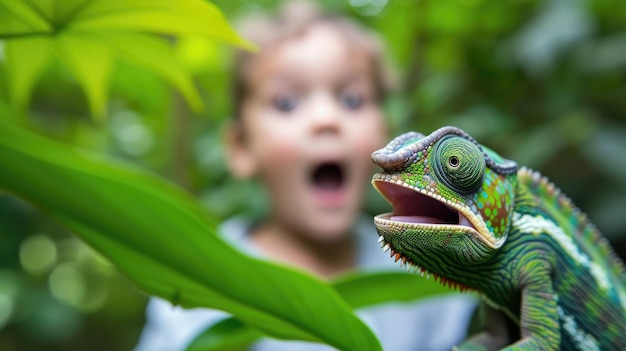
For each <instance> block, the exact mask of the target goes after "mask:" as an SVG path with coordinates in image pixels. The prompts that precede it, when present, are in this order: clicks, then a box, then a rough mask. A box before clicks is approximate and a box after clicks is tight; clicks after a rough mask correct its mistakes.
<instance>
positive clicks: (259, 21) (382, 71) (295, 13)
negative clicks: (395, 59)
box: [233, 1, 393, 119]
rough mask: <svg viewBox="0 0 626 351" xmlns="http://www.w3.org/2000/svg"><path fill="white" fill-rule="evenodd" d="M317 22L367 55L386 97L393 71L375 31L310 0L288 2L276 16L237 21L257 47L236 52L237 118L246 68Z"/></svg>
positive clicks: (379, 94) (245, 85) (243, 95)
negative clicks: (256, 48)
mask: <svg viewBox="0 0 626 351" xmlns="http://www.w3.org/2000/svg"><path fill="white" fill-rule="evenodd" d="M320 24H325V25H330V26H333V27H334V28H337V29H338V31H339V33H341V35H342V36H344V39H346V41H347V42H348V43H350V45H355V46H356V47H357V48H359V49H360V50H362V52H363V53H364V54H365V55H367V56H368V57H369V58H370V63H371V65H372V72H373V77H372V78H373V82H374V86H375V88H376V93H377V96H376V97H377V98H378V99H379V101H380V100H383V99H384V98H385V97H386V96H387V94H388V93H389V91H390V90H391V88H392V86H393V82H392V81H393V79H392V74H391V71H390V70H389V67H388V65H386V62H385V61H386V60H385V57H384V50H383V45H382V42H381V41H380V40H379V38H378V37H377V36H376V35H374V33H372V32H370V31H368V30H366V29H365V28H363V27H362V26H360V25H359V24H357V23H355V22H353V21H351V20H349V19H347V18H344V17H340V16H335V15H330V14H326V13H322V12H321V11H320V10H319V8H318V7H317V6H316V5H315V4H313V3H311V2H309V1H290V2H287V3H285V4H283V6H282V7H281V8H280V10H279V11H278V12H277V13H276V14H275V15H268V14H261V15H259V14H255V15H252V16H249V17H246V18H244V19H243V20H241V21H240V22H239V23H238V24H237V28H238V31H239V32H240V33H241V34H242V35H243V36H244V37H245V38H247V39H248V40H250V41H251V42H253V43H254V44H256V45H257V46H258V52H256V53H253V52H249V51H243V50H239V51H237V52H236V55H235V61H234V77H233V79H234V81H233V98H234V114H235V117H236V119H239V117H240V113H241V110H240V109H241V105H242V103H243V101H244V100H245V99H246V98H247V97H248V93H249V82H248V78H249V76H250V75H249V70H250V69H251V67H252V66H253V62H254V61H255V60H256V59H258V57H259V56H260V55H263V54H264V53H266V52H269V51H270V50H271V49H273V48H275V47H276V46H278V45H280V44H281V43H283V42H284V41H286V40H289V39H293V38H297V37H298V36H300V35H302V34H303V33H305V32H306V31H307V30H308V29H310V28H312V27H314V26H316V25H320Z"/></svg>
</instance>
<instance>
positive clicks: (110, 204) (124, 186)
mask: <svg viewBox="0 0 626 351" xmlns="http://www.w3.org/2000/svg"><path fill="white" fill-rule="evenodd" d="M0 9H2V10H3V11H0V39H3V40H4V41H5V47H6V57H7V60H6V66H7V72H8V77H9V82H8V87H9V92H10V96H11V99H12V103H13V105H14V106H15V107H17V108H18V109H20V110H23V109H25V107H26V105H27V104H28V100H29V96H30V95H31V93H32V91H33V87H34V86H35V84H36V83H37V80H38V79H39V77H41V75H42V74H43V73H44V72H45V70H47V69H50V67H51V66H52V65H53V63H54V61H55V60H58V62H60V63H61V64H62V65H63V66H64V67H65V68H66V69H67V70H68V71H69V72H70V73H71V74H72V75H73V76H74V77H75V79H76V81H77V83H78V84H79V85H80V86H81V87H82V89H83V90H84V92H85V95H86V96H87V100H88V102H89V106H90V110H91V113H92V114H93V115H94V116H104V115H105V112H106V110H105V106H106V102H107V100H108V95H107V89H108V85H109V77H110V75H111V71H112V70H113V66H114V63H115V62H116V61H117V60H121V61H126V62H128V63H132V64H136V65H140V66H142V67H145V68H147V69H148V70H150V71H152V72H153V73H154V74H156V75H158V76H160V77H162V78H163V79H165V80H166V81H168V82H169V83H170V84H171V85H173V86H174V87H176V88H177V89H178V90H179V91H180V92H181V93H182V95H183V96H184V97H185V98H186V100H187V102H188V103H189V104H190V105H191V106H192V107H194V108H200V106H201V99H200V98H199V95H198V92H197V91H196V89H195V87H194V86H193V84H192V80H191V77H190V76H189V74H188V73H187V72H186V71H185V70H184V69H183V68H182V67H181V66H180V65H179V64H178V63H177V62H176V60H175V57H174V55H173V54H172V48H171V46H170V45H169V43H168V40H167V39H166V38H164V37H161V36H159V35H155V34H154V33H158V34H165V35H169V36H173V37H177V36H182V35H188V34H194V35H204V36H208V37H210V38H213V39H216V40H223V41H226V42H229V43H231V44H236V45H240V46H242V47H247V48H250V45H249V44H247V43H246V42H245V41H243V40H242V39H240V38H239V37H238V36H237V35H236V34H235V33H234V32H233V31H232V29H231V28H230V26H229V25H228V23H227V22H226V20H225V19H224V18H223V16H222V14H221V12H220V11H219V10H218V9H217V8H215V7H214V6H212V5H211V4H209V3H206V2H203V1H198V0H184V1H180V0H179V1H176V2H174V1H167V0H158V1H147V0H132V1H121V0H119V1H116V0H94V1H87V0H75V1H56V0H47V1H44V0H41V1H35V0H32V1H24V2H22V1H11V0H0ZM208 23H210V25H207V24H208ZM34 52H36V53H37V55H33V54H32V53H34ZM10 117H11V116H2V118H0V165H2V169H3V171H2V172H0V189H3V190H5V191H8V192H9V193H12V194H14V195H17V196H19V197H22V198H24V199H26V200H27V201H29V202H31V203H32V204H35V205H36V206H38V207H40V208H41V209H42V210H44V211H45V212H46V213H47V214H49V215H50V216H51V217H52V218H54V219H56V220H58V221H59V222H60V223H62V224H64V225H65V226H67V227H68V228H70V229H71V230H72V231H73V232H74V233H75V234H76V235H78V236H79V237H80V238H82V239H83V240H84V241H85V242H86V243H88V244H89V245H90V246H91V247H93V248H94V249H96V250H97V251H98V252H100V253H101V254H102V255H103V256H104V257H105V258H107V259H108V260H109V261H110V262H112V263H113V264H114V265H115V267H117V269H118V270H119V271H120V272H122V273H123V274H124V275H125V276H126V277H128V278H129V279H130V280H131V281H132V282H133V283H134V284H135V285H136V286H137V287H139V288H140V289H141V290H142V291H144V292H145V293H147V294H150V295H154V296H159V297H162V298H164V299H167V300H169V301H171V302H173V303H174V304H180V305H182V306H184V307H210V308H216V309H221V310H224V311H227V312H230V313H232V314H233V316H234V317H236V318H237V319H236V320H235V319H230V320H227V321H225V322H223V323H220V324H219V325H216V326H215V327H214V328H211V329H209V330H208V331H207V332H206V333H205V334H203V335H202V336H201V337H200V338H199V339H198V340H197V341H196V342H195V343H194V344H193V345H192V349H198V348H202V349H205V348H207V347H209V348H211V347H217V348H219V347H222V346H224V345H230V344H232V340H235V339H236V340H238V341H237V342H238V343H240V344H241V343H248V342H250V341H252V340H254V338H256V337H258V336H259V335H261V334H260V333H259V331H260V332H261V333H263V334H267V335H270V336H274V337H278V338H286V339H300V340H309V341H317V342H323V343H327V344H330V345H334V346H336V347H338V348H340V349H346V350H347V349H354V350H379V349H380V346H379V343H378V341H377V339H376V337H375V336H374V335H373V334H372V332H371V331H370V330H369V329H368V328H367V326H366V325H365V324H364V323H363V322H362V321H361V320H360V319H359V318H358V317H356V315H355V314H354V313H353V308H354V307H359V306H364V305H367V304H372V303H378V302H382V301H387V300H391V299H394V300H410V299H414V298H416V297H419V296H429V295H432V294H439V293H442V292H444V291H445V290H444V289H443V288H440V287H438V286H433V285H432V284H429V283H425V282H424V281H420V280H416V279H414V278H413V277H412V276H411V275H409V274H398V273H394V274H372V275H357V276H352V277H347V278H344V279H343V280H340V281H337V282H335V283H334V284H333V285H331V284H328V283H326V282H322V281H320V280H318V279H316V278H314V277H312V276H310V275H308V274H304V273H302V272H299V271H296V270H293V269H290V268H286V267H283V266H279V265H276V264H271V263H267V262H265V261H259V260H256V259H253V258H250V257H248V256H246V255H243V254H241V253H239V252H238V251H236V250H234V249H232V248H231V247H230V246H228V245H227V244H225V243H224V242H223V241H222V240H220V239H219V237H218V236H216V235H215V230H216V224H215V223H216V219H215V218H213V216H211V215H210V214H209V213H207V211H206V210H205V209H203V208H202V207H201V206H200V205H199V203H198V202H197V201H196V200H195V199H194V198H193V197H192V196H190V195H189V194H188V193H186V192H185V191H184V190H182V189H180V188H178V187H177V186H175V185H173V184H171V183H169V182H167V181H165V180H164V179H162V178H160V177H158V176H155V175H153V174H151V173H149V172H147V171H145V170H142V169H140V168H138V167H136V166H134V165H130V164H127V163H123V162H120V161H119V160H115V159H111V158H108V157H106V156H103V155H99V154H95V153H91V152H86V151H81V150H78V149H75V148H73V147H71V146H67V145H63V144H60V143H57V142H53V141H51V140H47V139H46V138H43V137H41V136H37V135H36V134H35V133H32V132H29V131H27V130H25V129H24V128H21V127H18V126H15V125H14V124H12V123H9V122H7V119H11V118H10ZM250 286H254V287H255V289H249V287H250ZM429 286H430V288H429ZM407 287H412V288H410V289H407ZM239 321H241V322H239ZM242 322H243V323H245V324H243V323H242ZM250 327H252V328H254V329H250ZM233 330H236V331H237V333H233ZM244 334H245V335H246V336H245V337H244V338H241V335H244ZM216 336H217V337H218V338H221V340H222V341H221V342H220V343H218V344H217V345H216V344H211V343H207V338H211V337H216ZM213 340H214V339H213ZM224 340H226V341H224ZM229 340H231V341H229Z"/></svg>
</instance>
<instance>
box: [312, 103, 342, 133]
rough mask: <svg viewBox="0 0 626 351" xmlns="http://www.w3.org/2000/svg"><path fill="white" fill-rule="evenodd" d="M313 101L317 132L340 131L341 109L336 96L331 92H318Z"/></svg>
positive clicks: (313, 127)
mask: <svg viewBox="0 0 626 351" xmlns="http://www.w3.org/2000/svg"><path fill="white" fill-rule="evenodd" d="M311 103H312V111H311V125H312V129H313V131H314V132H315V133H328V132H332V133H339V132H340V130H341V111H340V109H339V106H338V105H337V102H336V101H335V99H334V96H333V95H332V94H330V93H318V94H316V96H315V97H314V99H312V101H311Z"/></svg>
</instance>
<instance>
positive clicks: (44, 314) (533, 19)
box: [0, 0, 626, 350]
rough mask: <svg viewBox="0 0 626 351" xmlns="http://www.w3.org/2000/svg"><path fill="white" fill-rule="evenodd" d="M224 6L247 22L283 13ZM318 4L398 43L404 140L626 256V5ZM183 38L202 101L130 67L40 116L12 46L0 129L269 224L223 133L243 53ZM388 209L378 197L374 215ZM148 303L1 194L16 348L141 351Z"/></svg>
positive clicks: (4, 328)
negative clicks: (234, 171)
mask: <svg viewBox="0 0 626 351" xmlns="http://www.w3.org/2000/svg"><path fill="white" fill-rule="evenodd" d="M213 3H214V4H215V5H217V7H218V8H219V9H220V10H221V11H222V12H223V13H224V15H225V16H226V18H228V20H229V21H231V22H234V21H236V20H237V18H239V17H240V16H242V15H244V14H247V13H249V12H252V11H258V10H263V9H272V8H275V7H276V6H277V4H278V3H279V2H277V1H269V0H265V1H254V2H251V1H226V0H221V1H213ZM319 3H320V4H321V5H322V6H323V7H324V8H327V9H329V10H330V11H331V12H335V13H339V14H342V15H345V16H349V17H351V18H353V19H354V20H356V21H358V22H361V23H363V24H364V25H366V26H368V27H370V28H372V29H373V30H374V31H376V32H378V33H380V35H381V37H382V39H383V40H384V42H385V44H386V46H387V48H388V56H389V60H390V62H391V64H392V65H393V66H394V67H395V69H396V70H397V72H398V73H399V78H400V86H399V90H398V92H397V93H395V94H394V95H393V96H392V97H391V98H390V99H389V101H388V102H387V103H386V113H387V115H388V117H389V119H390V123H391V126H392V134H397V133H400V132H404V131H406V130H418V131H421V132H423V133H429V132H430V131H432V130H434V129H436V128H438V127H439V126H443V125H456V126H458V127H461V128H463V129H464V130H466V131H467V132H469V133H470V134H471V135H473V136H474V137H475V138H476V139H478V140H479V141H480V142H481V143H483V144H485V145H488V146H490V147H491V148H492V149H494V150H496V151H498V152H499V153H500V154H501V155H503V156H505V157H507V158H510V159H513V160H515V161H517V162H518V163H519V164H522V165H526V166H529V167H531V168H534V169H537V170H539V171H541V172H542V173H543V174H544V175H546V176H548V177H549V178H550V179H551V180H552V181H553V182H555V183H556V184H557V185H558V186H559V187H560V188H561V189H562V190H563V191H564V192H565V193H566V194H568V195H569V196H570V197H571V198H573V199H574V202H575V203H576V204H577V205H578V206H579V207H581V208H582V209H583V210H584V211H585V212H587V213H588V215H589V216H590V218H591V219H592V221H593V222H594V223H595V224H596V225H597V226H598V228H599V229H600V230H601V232H603V233H604V234H605V235H606V236H607V237H608V238H609V240H610V241H611V242H612V243H613V244H614V246H615V248H616V249H617V251H618V253H619V254H620V255H621V256H622V257H625V256H626V221H625V220H624V215H625V214H626V3H625V2H621V1H617V0H612V1H610V0H505V1H485V0H421V1H408V0H395V1H394V0H390V1H387V0H350V1H320V2H319ZM0 11H2V10H1V9H0ZM1 15H2V14H0V16H1ZM1 28H2V25H1V24H0V29H1ZM169 39H171V40H170V44H171V45H172V47H173V53H174V54H175V59H176V61H177V62H178V64H179V65H180V67H181V68H182V69H183V70H184V72H186V74H189V75H191V76H192V77H193V82H194V84H195V87H196V88H197V91H198V99H199V100H200V102H199V103H198V101H194V98H193V97H192V98H190V95H189V92H185V91H184V90H183V91H182V93H181V89H180V86H176V84H174V86H176V87H173V85H172V84H171V81H168V80H167V79H162V77H161V76H159V75H158V74H154V72H153V71H152V70H150V69H147V68H146V67H143V66H142V65H141V64H136V63H134V64H133V63H128V62H125V61H123V60H121V61H119V62H116V64H115V67H114V69H113V70H112V75H111V77H110V84H109V85H108V97H107V100H106V101H104V102H103V103H102V106H101V107H102V109H101V110H98V109H97V108H96V109H94V106H93V103H90V101H89V100H88V99H87V98H86V96H85V94H84V91H83V90H82V88H81V84H80V81H77V78H76V77H75V76H74V75H73V74H72V73H71V72H69V71H68V70H67V68H66V67H64V66H63V65H61V64H59V63H56V64H54V65H53V66H52V67H51V68H50V69H47V70H45V72H43V73H42V77H41V79H40V80H38V81H37V82H36V83H35V84H34V90H33V92H32V96H31V97H30V99H29V102H28V103H25V104H24V105H23V106H21V107H20V106H18V107H16V106H15V99H14V97H13V96H12V92H11V89H12V88H11V86H10V85H9V83H8V82H9V80H10V79H9V76H10V74H11V72H9V70H8V65H7V62H8V60H7V55H6V51H5V50H4V48H5V46H6V45H5V43H6V42H7V41H9V40H11V39H10V38H5V40H4V41H3V40H2V39H1V38H0V116H1V118H3V119H6V120H9V121H11V123H15V124H19V125H22V126H25V127H27V128H28V129H31V130H34V131H36V132H37V133H39V134H41V135H45V136H47V137H48V138H52V139H56V140H58V141H61V142H63V143H66V144H71V145H75V146H78V147H81V148H86V149H90V150H94V151H97V152H99V153H103V154H108V155H112V156H114V157H116V158H121V159H124V160H126V161H128V162H132V163H135V164H137V165H139V166H141V167H144V168H147V169H150V170H151V171H153V172H156V173H158V174H160V175H161V176H163V177H165V178H168V179H169V180H171V181H172V182H175V183H177V184H178V185H180V186H181V187H183V188H185V189H186V190H188V191H189V192H190V193H191V194H193V195H194V196H196V197H197V198H198V199H199V200H200V201H201V203H202V204H203V205H204V207H205V208H206V209H208V211H210V212H211V213H214V214H215V215H216V217H217V218H219V219H223V218H226V217H228V216H230V215H232V214H235V213H239V212H242V211H245V212H249V213H257V214H258V213H262V212H263V211H264V209H263V206H262V204H263V203H264V202H263V194H262V192H261V191H260V190H259V188H258V185H257V184H256V183H254V182H247V183H242V182H240V181H235V180H233V179H232V178H231V177H229V175H228V173H227V170H226V168H225V162H224V160H223V157H224V156H223V152H222V144H221V142H222V137H221V131H222V128H223V126H224V125H225V123H227V122H228V121H229V120H230V119H231V118H232V111H233V108H232V104H231V99H230V78H231V76H230V75H231V68H232V67H231V57H232V52H231V50H232V48H233V47H232V46H231V45H229V44H227V43H223V42H220V41H215V40H211V39H207V38H204V37H200V36H181V37H175V38H171V37H170V38H169ZM191 95H193V94H191ZM200 105H202V106H203V107H202V108H195V107H198V106H200ZM103 111H104V112H103ZM1 168H2V165H0V172H2V170H1ZM59 186H68V187H69V186H71V185H70V184H64V185H59ZM386 208H387V205H386V204H385V203H384V201H383V200H382V199H381V198H380V197H379V196H378V195H377V194H375V193H374V192H373V191H370V193H369V194H368V201H367V208H366V210H367V212H368V213H370V214H376V213H379V212H382V211H384V210H385V209H386ZM416 279H419V278H417V277H416ZM146 301H147V297H146V296H145V295H144V294H142V293H141V292H139V291H138V290H137V288H136V287H134V286H133V284H132V283H131V282H129V281H128V280H127V279H126V278H124V277H122V276H120V274H119V273H117V271H116V269H115V268H114V267H113V266H112V265H111V264H109V263H108V262H107V261H106V260H104V259H103V258H102V257H101V256H100V255H98V254H96V253H95V252H94V251H93V250H92V249H91V248H90V247H89V246H87V245H86V244H84V243H83V242H82V241H81V240H80V239H79V238H77V237H76V236H74V235H73V234H72V233H71V232H70V231H69V230H68V229H67V228H66V227H64V226H62V225H60V224H59V223H58V222H56V221H54V220H52V219H50V218H49V217H48V216H47V215H46V213H45V211H41V210H39V209H37V208H36V207H33V206H31V205H29V204H28V203H26V202H24V201H22V200H18V199H17V198H15V197H13V196H10V195H8V194H0V349H1V350H38V349H46V350H83V349H91V350H128V349H130V348H132V346H133V345H134V344H135V343H136V341H137V338H138V336H139V332H140V330H141V328H142V326H143V323H144V307H145V303H146Z"/></svg>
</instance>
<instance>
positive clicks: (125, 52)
mask: <svg viewBox="0 0 626 351" xmlns="http://www.w3.org/2000/svg"><path fill="white" fill-rule="evenodd" d="M93 37H94V40H96V41H97V42H98V43H100V44H102V45H105V46H107V47H109V48H111V49H112V50H113V51H114V52H115V55H116V56H117V57H118V58H119V59H121V60H124V61H126V62H128V63H131V64H134V65H136V66H139V67H143V68H146V69H148V70H150V71H152V72H154V73H155V74H157V75H159V76H160V77H161V78H163V79H165V80H166V81H168V82H169V83H170V84H172V85H173V86H174V87H176V89H178V90H179V91H180V92H181V93H182V94H183V96H184V97H185V98H186V99H187V101H188V102H189V104H190V105H191V107H192V108H193V109H194V110H196V111H198V110H200V109H201V108H202V99H201V98H200V95H199V94H198V91H197V90H196V88H195V87H194V85H193V81H192V80H191V77H190V76H189V75H188V74H187V72H186V71H185V70H184V69H183V68H182V66H181V65H180V64H178V62H177V59H176V57H175V55H174V52H173V50H172V46H171V45H170V44H169V43H168V42H167V40H166V39H164V38H159V37H155V36H151V35H148V34H136V33H104V32H103V33H97V34H96V33H94V34H93Z"/></svg>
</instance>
